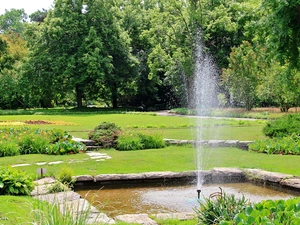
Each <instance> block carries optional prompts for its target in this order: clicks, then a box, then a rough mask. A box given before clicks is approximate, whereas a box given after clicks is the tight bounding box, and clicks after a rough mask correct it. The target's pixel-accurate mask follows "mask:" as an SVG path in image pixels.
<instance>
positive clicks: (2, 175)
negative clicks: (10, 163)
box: [0, 167, 34, 195]
mask: <svg viewBox="0 0 300 225" xmlns="http://www.w3.org/2000/svg"><path fill="white" fill-rule="evenodd" d="M33 187H34V184H33V179H32V178H31V177H30V176H27V175H26V174H25V173H24V172H21V171H18V170H15V169H12V168H9V167H7V168H3V167H2V168H1V167H0V195H30V192H31V191H32V190H33Z"/></svg>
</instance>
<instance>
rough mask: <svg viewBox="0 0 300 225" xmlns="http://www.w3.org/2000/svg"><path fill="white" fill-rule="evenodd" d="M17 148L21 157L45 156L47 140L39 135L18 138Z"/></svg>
mask: <svg viewBox="0 0 300 225" xmlns="http://www.w3.org/2000/svg"><path fill="white" fill-rule="evenodd" d="M20 139H21V140H20V141H19V143H18V144H19V146H20V153H21V155H24V154H45V153H46V148H47V147H48V145H49V140H48V139H47V138H46V137H44V136H41V135H39V134H28V135H25V136H24V137H21V138H20Z"/></svg>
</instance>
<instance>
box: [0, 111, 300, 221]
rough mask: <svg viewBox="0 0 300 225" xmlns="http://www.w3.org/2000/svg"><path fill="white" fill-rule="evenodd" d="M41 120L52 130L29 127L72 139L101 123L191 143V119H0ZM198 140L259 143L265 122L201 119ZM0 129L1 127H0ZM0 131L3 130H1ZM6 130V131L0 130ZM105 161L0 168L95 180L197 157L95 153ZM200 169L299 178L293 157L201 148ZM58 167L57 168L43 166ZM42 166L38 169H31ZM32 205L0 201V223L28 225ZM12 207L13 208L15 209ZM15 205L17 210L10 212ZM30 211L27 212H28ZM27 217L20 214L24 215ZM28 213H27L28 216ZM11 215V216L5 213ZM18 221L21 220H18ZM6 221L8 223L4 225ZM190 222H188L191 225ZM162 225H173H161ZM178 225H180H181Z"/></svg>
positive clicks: (30, 160) (183, 151)
mask: <svg viewBox="0 0 300 225" xmlns="http://www.w3.org/2000/svg"><path fill="white" fill-rule="evenodd" d="M26 120H35V121H37V120H43V121H54V122H55V123H54V124H52V125H29V126H31V127H36V128H42V129H53V128H60V129H63V130H66V131H68V132H69V133H70V134H72V135H73V136H76V137H81V138H87V135H88V132H89V131H90V130H92V129H93V128H94V127H95V126H96V125H98V124H100V123H101V122H106V121H107V122H114V123H116V124H117V125H119V126H120V127H121V128H122V129H123V130H126V131H130V132H136V131H143V132H159V133H162V135H163V137H164V138H170V139H181V140H184V139H187V140H190V139H195V138H196V130H197V129H196V128H195V124H197V123H196V122H197V121H196V119H195V118H187V117H176V116H172V117H170V116H168V117H164V116H154V115H147V114H74V115H17V116H0V122H1V121H26ZM201 123H202V132H201V133H202V135H201V136H202V139H222V140H230V139H231V140H255V139H264V138H265V136H264V135H263V133H262V128H263V126H264V125H265V121H263V120H257V121H248V120H246V121H237V120H234V119H203V120H202V121H201ZM0 126H1V125H0ZM2 127H4V126H3V125H2ZM5 127H7V126H5ZM100 152H101V153H106V154H108V155H109V156H111V157H112V158H111V159H107V160H105V161H96V160H92V159H90V157H89V156H88V155H86V154H85V153H80V154H72V155H63V156H55V155H21V156H13V157H3V158H0V165H2V166H11V165H14V164H30V165H29V166H22V167H16V168H17V169H19V170H22V171H25V172H26V173H28V174H31V175H32V176H34V177H38V175H37V173H36V171H37V169H38V168H41V167H43V168H46V169H47V173H46V174H45V175H46V176H57V175H58V174H59V172H60V171H63V170H64V168H71V170H72V171H73V175H85V174H89V175H97V174H107V173H108V174H110V173H122V174H125V173H141V172H150V171H174V172H180V171H188V170H195V169H196V168H197V165H196V164H197V162H196V161H197V157H198V156H197V151H196V149H195V148H194V147H192V146H191V145H185V146H169V147H167V148H164V149H154V150H139V151H116V150H114V149H105V150H101V151H100ZM200 155H201V160H200V161H201V162H202V165H201V168H202V169H204V170H208V169H212V168H215V167H236V168H242V169H243V168H259V169H263V170H267V171H274V172H281V173H287V174H293V175H297V176H300V170H299V156H291V155H287V156H282V155H267V154H258V153H254V152H248V151H244V150H240V149H237V148H205V149H202V150H201V154H200ZM53 161H62V163H61V164H58V165H49V164H47V163H49V162H53ZM38 162H46V165H43V166H39V165H36V164H35V163H38ZM32 201H33V200H32V199H31V198H26V197H10V196H9V197H8V196H2V197H0V207H1V210H0V219H1V221H0V223H1V224H11V223H10V222H11V221H14V224H18V223H22V222H26V221H30V220H31V219H32V218H31V216H30V210H32V208H33V203H34V202H32ZM16 203H17V204H16ZM16 205H17V207H16ZM28 205H29V206H30V207H29V206H28ZM25 209H26V210H27V211H26V210H25ZM28 210H29V211H28ZM10 212H11V213H10ZM19 215H21V216H19ZM6 219H8V220H6ZM193 222H195V221H188V222H187V224H192V223H193ZM166 224H177V222H175V223H166ZM182 224H183V223H182Z"/></svg>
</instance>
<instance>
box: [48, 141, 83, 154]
mask: <svg viewBox="0 0 300 225" xmlns="http://www.w3.org/2000/svg"><path fill="white" fill-rule="evenodd" d="M85 150H86V146H85V145H84V144H82V143H79V142H77V141H74V140H65V141H64V140H60V141H58V142H56V143H55V144H51V145H49V146H48V147H47V149H46V152H47V154H49V155H64V154H70V153H72V154H76V153H78V152H79V151H85Z"/></svg>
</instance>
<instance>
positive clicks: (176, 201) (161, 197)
mask: <svg viewBox="0 0 300 225" xmlns="http://www.w3.org/2000/svg"><path fill="white" fill-rule="evenodd" d="M134 186H135V187H134ZM134 186H133V185H127V186H126V187H122V188H116V187H113V188H111V187H109V188H105V187H98V188H97V189H92V190H91V189H90V190H76V192H77V193H78V194H80V195H81V196H82V197H84V198H86V199H87V200H88V201H89V202H90V203H92V204H93V206H95V207H96V208H97V209H99V210H101V211H102V212H104V213H106V214H107V215H108V216H110V217H114V216H116V215H123V214H139V213H147V214H157V213H172V212H191V213H193V212H194V211H193V210H194V208H195V207H197V206H199V203H198V198H197V195H198V194H197V190H196V187H195V186H194V185H192V186H191V185H180V186H179V185H178V186H177V185H168V186H155V185H154V184H151V185H150V184H147V185H138V187H137V185H134ZM220 188H221V189H222V190H223V191H224V192H225V193H226V194H234V195H235V196H236V197H242V195H244V196H245V198H246V199H249V200H250V201H251V202H259V201H261V200H265V199H273V200H276V199H288V198H291V197H294V196H296V195H297V194H296V193H294V192H287V191H283V190H275V189H271V188H268V187H264V186H258V185H255V184H252V183H229V184H220V185H216V184H212V185H204V186H203V187H202V188H201V196H200V200H201V199H202V200H203V198H204V197H209V196H210V194H212V193H215V192H220Z"/></svg>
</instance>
